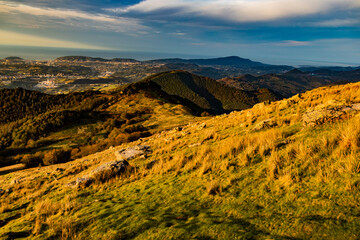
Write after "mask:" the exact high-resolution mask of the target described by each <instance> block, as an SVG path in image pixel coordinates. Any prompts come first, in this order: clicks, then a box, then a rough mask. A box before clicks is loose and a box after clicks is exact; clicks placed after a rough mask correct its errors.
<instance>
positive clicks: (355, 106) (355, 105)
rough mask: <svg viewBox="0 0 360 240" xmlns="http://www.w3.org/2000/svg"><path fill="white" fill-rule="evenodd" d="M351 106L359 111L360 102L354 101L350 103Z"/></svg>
mask: <svg viewBox="0 0 360 240" xmlns="http://www.w3.org/2000/svg"><path fill="white" fill-rule="evenodd" d="M351 108H352V109H353V110H355V111H360V103H355V104H353V105H351Z"/></svg>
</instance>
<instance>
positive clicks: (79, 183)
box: [75, 176, 93, 188]
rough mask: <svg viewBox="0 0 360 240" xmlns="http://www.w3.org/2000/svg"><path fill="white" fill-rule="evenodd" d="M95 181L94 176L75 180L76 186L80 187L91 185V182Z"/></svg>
mask: <svg viewBox="0 0 360 240" xmlns="http://www.w3.org/2000/svg"><path fill="white" fill-rule="evenodd" d="M92 182H93V179H92V178H89V177H86V176H85V177H81V178H77V179H76V181H75V187H78V188H85V187H88V186H90V184H91V183H92Z"/></svg>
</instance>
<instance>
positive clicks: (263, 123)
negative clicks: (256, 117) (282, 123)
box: [253, 118, 277, 131]
mask: <svg viewBox="0 0 360 240" xmlns="http://www.w3.org/2000/svg"><path fill="white" fill-rule="evenodd" d="M275 126H277V124H276V122H275V121H274V120H273V119H271V118H270V119H266V120H264V121H261V122H259V123H258V124H256V125H255V127H254V129H253V130H255V131H260V130H263V129H267V128H272V127H275Z"/></svg>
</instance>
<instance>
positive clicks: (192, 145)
mask: <svg viewBox="0 0 360 240" xmlns="http://www.w3.org/2000/svg"><path fill="white" fill-rule="evenodd" d="M200 145H201V143H194V144H190V145H189V147H190V148H192V147H197V146H200Z"/></svg>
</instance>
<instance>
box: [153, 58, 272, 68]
mask: <svg viewBox="0 0 360 240" xmlns="http://www.w3.org/2000/svg"><path fill="white" fill-rule="evenodd" d="M146 62H148V63H163V64H169V63H190V64H197V65H201V66H214V65H215V66H233V67H235V66H236V67H258V66H267V64H264V63H260V62H254V61H251V60H250V59H245V58H240V57H236V56H231V57H222V58H210V59H181V58H169V59H158V60H150V61H146Z"/></svg>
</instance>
